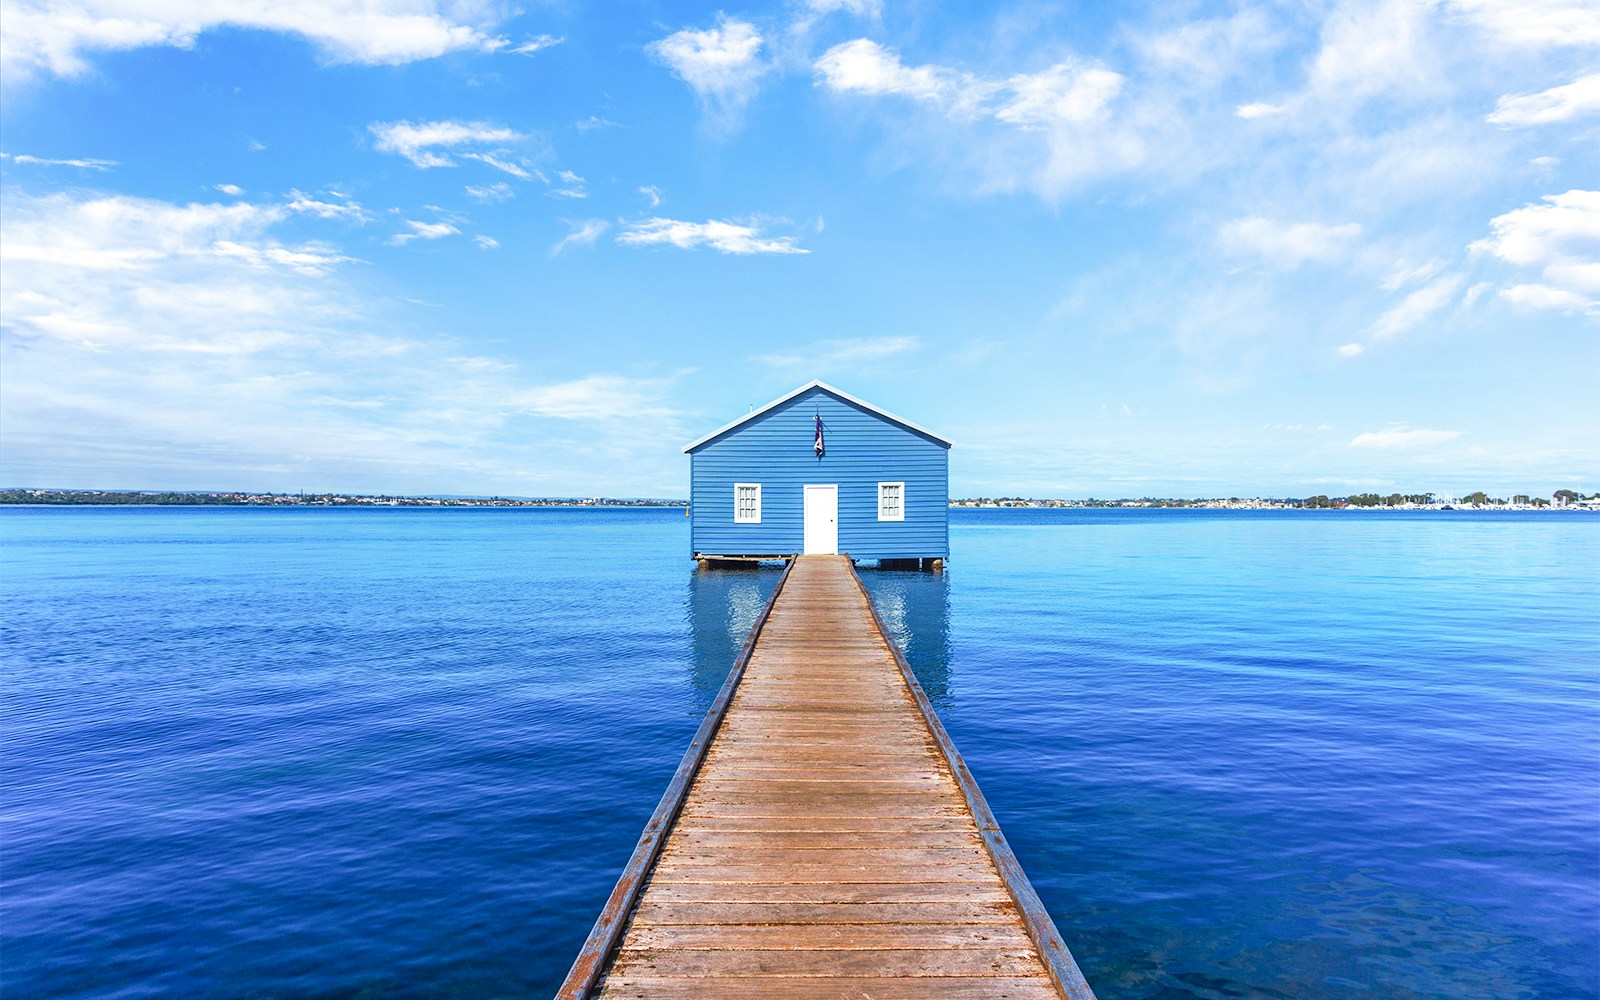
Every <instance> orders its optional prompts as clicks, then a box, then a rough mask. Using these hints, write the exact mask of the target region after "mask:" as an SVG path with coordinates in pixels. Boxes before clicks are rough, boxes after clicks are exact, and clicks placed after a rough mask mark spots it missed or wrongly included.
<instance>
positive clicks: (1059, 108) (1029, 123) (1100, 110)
mask: <svg viewBox="0 0 1600 1000" xmlns="http://www.w3.org/2000/svg"><path fill="white" fill-rule="evenodd" d="M1005 89H1006V90H1007V91H1009V92H1010V94H1011V95H1012V96H1011V98H1010V99H1009V100H1008V101H1006V102H1005V103H1004V104H1002V105H1001V106H1000V107H999V109H998V110H996V111H995V113H994V116H995V117H996V118H997V119H999V120H1000V121H1003V122H1007V123H1009V124H1012V125H1015V126H1017V127H1018V128H1022V129H1030V130H1031V129H1048V128H1051V127H1053V126H1055V125H1058V124H1062V123H1072V124H1078V123H1083V122H1092V121H1095V120H1097V119H1099V118H1101V117H1102V116H1103V115H1104V114H1105V110H1106V106H1107V105H1109V104H1110V103H1111V99H1112V98H1114V97H1116V96H1117V94H1118V92H1120V91H1121V90H1122V76H1121V75H1120V74H1118V73H1113V72H1111V71H1110V70H1108V69H1102V68H1100V67H1097V66H1091V65H1087V64H1084V63H1079V62H1076V61H1074V62H1064V63H1057V64H1056V65H1054V66H1052V67H1050V68H1049V69H1047V70H1045V71H1044V72H1042V73H1032V74H1022V75H1018V76H1013V77H1012V78H1011V79H1009V80H1007V81H1006V85H1005Z"/></svg>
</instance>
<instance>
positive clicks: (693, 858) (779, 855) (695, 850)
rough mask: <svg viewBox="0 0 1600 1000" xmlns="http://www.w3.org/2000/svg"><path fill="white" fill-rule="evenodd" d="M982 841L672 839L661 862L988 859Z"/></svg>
mask: <svg viewBox="0 0 1600 1000" xmlns="http://www.w3.org/2000/svg"><path fill="white" fill-rule="evenodd" d="M988 857H989V856H988V854H987V853H985V851H984V849H983V846H982V845H981V844H973V845H971V846H964V847H829V848H826V849H824V848H817V847H734V848H730V847H724V846H720V845H719V846H716V847H694V846H689V845H685V844H681V843H677V842H674V843H673V844H670V845H668V847H667V849H666V850H665V851H663V852H662V854H661V860H660V861H659V862H658V864H661V865H674V866H680V865H718V866H721V865H726V864H727V863H728V862H729V861H734V862H736V863H737V864H741V865H777V866H788V865H802V866H810V865H864V866H870V865H914V866H917V867H922V868H929V869H937V868H939V867H941V866H944V865H954V864H960V865H977V866H979V867H983V866H984V865H986V864H987V862H988Z"/></svg>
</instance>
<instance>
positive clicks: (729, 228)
mask: <svg viewBox="0 0 1600 1000" xmlns="http://www.w3.org/2000/svg"><path fill="white" fill-rule="evenodd" d="M617 242H618V243H621V244H623V245H624V246H673V247H677V248H679V249H680V250H694V249H698V248H700V247H710V248H711V249H713V250H718V251H721V252H722V253H731V254H741V255H743V254H767V253H775V254H791V253H810V252H811V251H810V250H807V249H805V248H803V247H800V246H798V245H797V243H798V237H794V236H775V237H763V236H762V235H761V228H760V226H759V225H742V224H740V223H737V222H723V221H717V220H715V219H712V220H709V221H706V222H684V221H681V220H678V219H661V218H652V219H646V220H644V221H643V222H633V223H629V224H628V228H627V230H626V231H625V232H622V233H620V234H618V236H617Z"/></svg>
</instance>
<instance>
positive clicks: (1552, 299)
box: [1500, 284, 1594, 312]
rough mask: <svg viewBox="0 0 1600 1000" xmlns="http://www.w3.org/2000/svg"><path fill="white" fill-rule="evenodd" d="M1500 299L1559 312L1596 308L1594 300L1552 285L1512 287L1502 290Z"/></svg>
mask: <svg viewBox="0 0 1600 1000" xmlns="http://www.w3.org/2000/svg"><path fill="white" fill-rule="evenodd" d="M1500 297H1501V298H1503V299H1505V300H1506V301H1507V302H1513V303H1515V304H1517V305H1519V306H1526V307H1528V308H1529V309H1553V310H1556V311H1557V312H1585V311H1587V310H1589V309H1592V308H1593V307H1594V299H1592V298H1590V297H1588V296H1584V295H1579V294H1578V293H1577V292H1573V291H1568V290H1567V289H1565V288H1554V287H1552V286H1550V285H1539V284H1526V285H1512V286H1511V287H1510V288H1503V289H1501V290H1500Z"/></svg>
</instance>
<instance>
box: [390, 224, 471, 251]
mask: <svg viewBox="0 0 1600 1000" xmlns="http://www.w3.org/2000/svg"><path fill="white" fill-rule="evenodd" d="M405 224H406V225H407V226H410V227H411V232H409V233H396V234H395V235H393V236H391V237H389V244H390V245H391V246H397V247H402V246H405V245H406V244H407V243H410V242H411V241H412V240H437V239H442V238H444V237H446V236H455V235H456V234H458V233H460V232H461V230H459V229H457V228H456V227H455V226H454V225H452V224H451V223H448V222H418V221H416V220H415V219H406V220H405Z"/></svg>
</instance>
